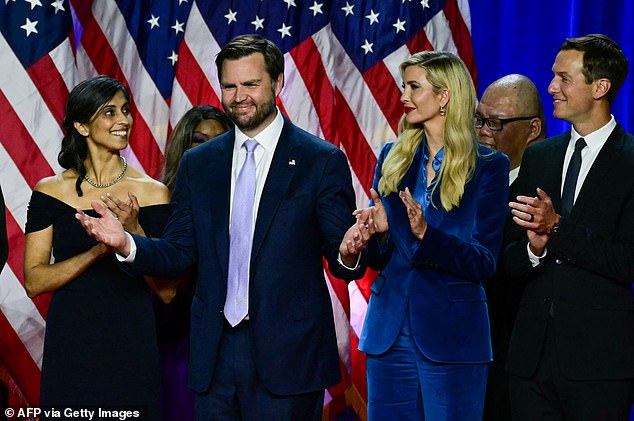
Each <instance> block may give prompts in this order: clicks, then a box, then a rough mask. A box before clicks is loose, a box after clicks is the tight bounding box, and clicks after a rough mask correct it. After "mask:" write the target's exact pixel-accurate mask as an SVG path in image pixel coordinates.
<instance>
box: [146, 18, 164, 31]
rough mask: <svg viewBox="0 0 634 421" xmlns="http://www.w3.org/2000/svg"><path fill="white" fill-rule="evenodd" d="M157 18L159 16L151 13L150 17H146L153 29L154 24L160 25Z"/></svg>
mask: <svg viewBox="0 0 634 421" xmlns="http://www.w3.org/2000/svg"><path fill="white" fill-rule="evenodd" d="M159 18H160V16H154V15H152V17H151V18H150V19H148V21H147V23H149V24H150V29H154V27H155V26H161V25H159Z"/></svg>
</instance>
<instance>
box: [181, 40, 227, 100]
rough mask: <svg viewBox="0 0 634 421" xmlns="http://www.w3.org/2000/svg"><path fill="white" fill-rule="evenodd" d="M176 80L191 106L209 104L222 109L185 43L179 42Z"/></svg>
mask: <svg viewBox="0 0 634 421" xmlns="http://www.w3.org/2000/svg"><path fill="white" fill-rule="evenodd" d="M210 65H212V64H210ZM176 79H177V80H178V83H179V84H180V85H181V87H182V88H183V91H184V92H185V95H187V98H188V99H189V102H191V103H192V105H194V106H196V105H201V104H209V105H213V106H214V107H218V108H221V109H222V104H221V103H220V99H219V98H218V95H216V92H215V91H214V90H213V88H212V87H211V84H210V83H209V80H207V77H206V76H205V72H204V71H203V69H202V68H201V67H200V63H198V60H196V57H194V55H193V54H192V52H191V50H190V49H189V46H188V45H187V42H185V41H183V42H181V45H180V47H179V49H178V62H177V64H176Z"/></svg>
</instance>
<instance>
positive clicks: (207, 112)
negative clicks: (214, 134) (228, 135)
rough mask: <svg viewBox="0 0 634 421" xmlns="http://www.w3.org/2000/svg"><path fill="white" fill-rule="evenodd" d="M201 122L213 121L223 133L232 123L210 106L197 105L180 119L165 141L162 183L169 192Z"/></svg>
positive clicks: (231, 126) (219, 111)
mask: <svg viewBox="0 0 634 421" xmlns="http://www.w3.org/2000/svg"><path fill="white" fill-rule="evenodd" d="M203 120H215V121H217V122H218V123H220V124H221V125H222V127H224V128H225V131H227V130H231V129H232V128H233V122H232V121H231V120H230V119H229V117H227V115H226V114H225V113H224V112H222V110H220V109H218V108H216V107H212V106H211V105H198V106H196V107H193V108H191V109H190V110H189V111H187V112H186V113H185V114H184V115H183V117H181V119H180V120H179V121H178V123H177V124H176V127H174V131H173V132H172V134H171V135H170V137H169V140H168V141H167V152H166V153H165V168H164V170H163V183H164V184H165V185H166V186H167V188H168V189H169V190H170V192H171V191H172V190H173V189H174V184H175V182H176V174H177V173H178V168H179V167H180V162H181V158H182V157H183V154H184V153H185V151H186V150H187V149H189V148H190V147H191V146H192V138H193V135H194V130H195V129H196V126H198V124H200V122H201V121H203Z"/></svg>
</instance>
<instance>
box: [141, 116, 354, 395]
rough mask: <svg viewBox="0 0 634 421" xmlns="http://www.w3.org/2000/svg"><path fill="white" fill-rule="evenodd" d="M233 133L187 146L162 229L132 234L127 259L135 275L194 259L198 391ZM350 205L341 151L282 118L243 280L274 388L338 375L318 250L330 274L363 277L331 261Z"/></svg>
mask: <svg viewBox="0 0 634 421" xmlns="http://www.w3.org/2000/svg"><path fill="white" fill-rule="evenodd" d="M234 139H235V132H234V131H233V130H232V131H229V132H227V133H225V134H223V135H221V136H219V137H217V138H215V139H214V140H213V141H210V142H206V143H204V144H203V145H201V146H198V147H196V148H194V149H192V150H190V151H188V152H187V153H186V154H185V155H184V157H183V160H182V163H181V166H180V169H179V173H178V176H177V180H176V185H175V189H174V195H173V197H172V207H173V210H172V216H171V218H170V220H169V222H168V225H167V226H166V228H165V231H164V233H163V237H162V238H161V239H152V240H150V239H146V238H143V237H138V236H135V237H134V239H135V241H136V244H137V247H138V251H137V255H136V259H135V263H134V267H135V268H137V269H139V270H141V271H143V272H144V273H150V274H158V275H174V274H178V273H180V272H182V271H184V270H185V269H186V268H188V267H189V266H191V265H193V264H195V263H197V268H198V281H197V284H196V292H195V296H194V299H193V303H192V309H191V312H192V323H191V354H190V366H189V368H190V373H189V375H190V376H189V383H190V386H191V387H192V388H193V389H194V390H195V391H197V392H204V391H206V390H207V389H208V388H209V385H210V382H211V379H212V376H213V370H214V364H215V361H216V358H217V357H218V356H217V351H218V346H219V342H220V339H221V335H222V331H223V323H224V315H223V308H224V302H225V296H226V291H227V267H228V262H229V202H230V189H231V162H232V151H233V144H234ZM354 209H355V196H354V191H353V188H352V181H351V176H350V170H349V167H348V163H347V160H346V157H345V155H344V154H343V152H341V150H339V149H338V148H336V147H335V146H333V145H332V144H330V143H328V142H326V141H324V140H322V139H319V138H317V137H315V136H313V135H311V134H309V133H308V132H305V131H304V130H301V129H300V128H298V127H296V126H294V125H293V124H291V123H290V122H289V121H288V120H285V121H284V128H283V130H282V133H281V135H280V138H279V141H278V144H277V147H276V149H275V154H274V156H273V160H272V163H271V167H270V170H269V173H268V176H267V179H266V182H265V185H264V190H263V193H262V197H261V199H260V204H259V209H258V215H257V220H256V223H255V233H254V238H253V249H252V253H251V273H250V284H249V318H250V322H251V330H252V334H253V346H254V355H255V359H256V367H257V371H258V374H259V376H260V378H261V380H262V381H263V382H264V384H265V385H266V387H267V388H268V389H269V390H270V391H271V392H273V393H276V394H282V395H286V394H297V393H305V392H310V391H317V390H321V389H323V388H325V387H328V386H331V385H333V384H335V383H337V382H338V381H339V380H340V369H339V358H338V351H337V343H336V338H335V329H334V322H333V315H332V305H331V302H330V296H329V293H328V289H327V286H326V282H325V279H324V268H323V260H322V256H324V257H325V258H326V259H327V260H328V262H329V268H330V270H331V272H332V273H333V275H335V276H337V277H341V278H348V279H352V278H353V277H360V276H361V275H362V273H359V272H356V273H355V272H350V271H344V270H343V268H341V267H340V265H339V264H338V263H337V256H338V251H339V244H340V243H341V240H342V238H343V235H344V233H345V232H346V230H347V229H348V228H349V227H350V226H351V225H352V224H353V223H354V222H355V221H354V217H353V216H352V212H353V210H354Z"/></svg>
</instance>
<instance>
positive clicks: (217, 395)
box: [195, 322, 324, 421]
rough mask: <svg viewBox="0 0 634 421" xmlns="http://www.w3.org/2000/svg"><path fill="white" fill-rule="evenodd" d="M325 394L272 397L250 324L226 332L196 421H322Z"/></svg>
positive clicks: (198, 397) (199, 398)
mask: <svg viewBox="0 0 634 421" xmlns="http://www.w3.org/2000/svg"><path fill="white" fill-rule="evenodd" d="M323 405H324V392H323V390H320V391H318V392H313V393H304V394H300V395H291V396H282V395H276V394H273V393H271V392H270V391H269V390H268V389H267V388H266V387H265V385H264V384H263V383H262V382H261V381H260V379H259V377H258V374H257V370H256V367H255V360H254V355H253V342H252V339H251V330H250V328H249V325H248V322H247V323H245V322H243V323H241V324H239V325H238V327H236V328H233V329H228V328H226V329H225V332H224V334H223V338H222V341H221V344H220V350H219V353H218V359H217V361H216V368H215V371H214V376H213V379H212V384H211V387H210V389H209V391H207V392H206V393H199V394H196V400H195V412H196V421H211V420H214V421H216V420H217V421H261V420H278V421H296V420H306V421H321V415H322V411H323Z"/></svg>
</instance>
